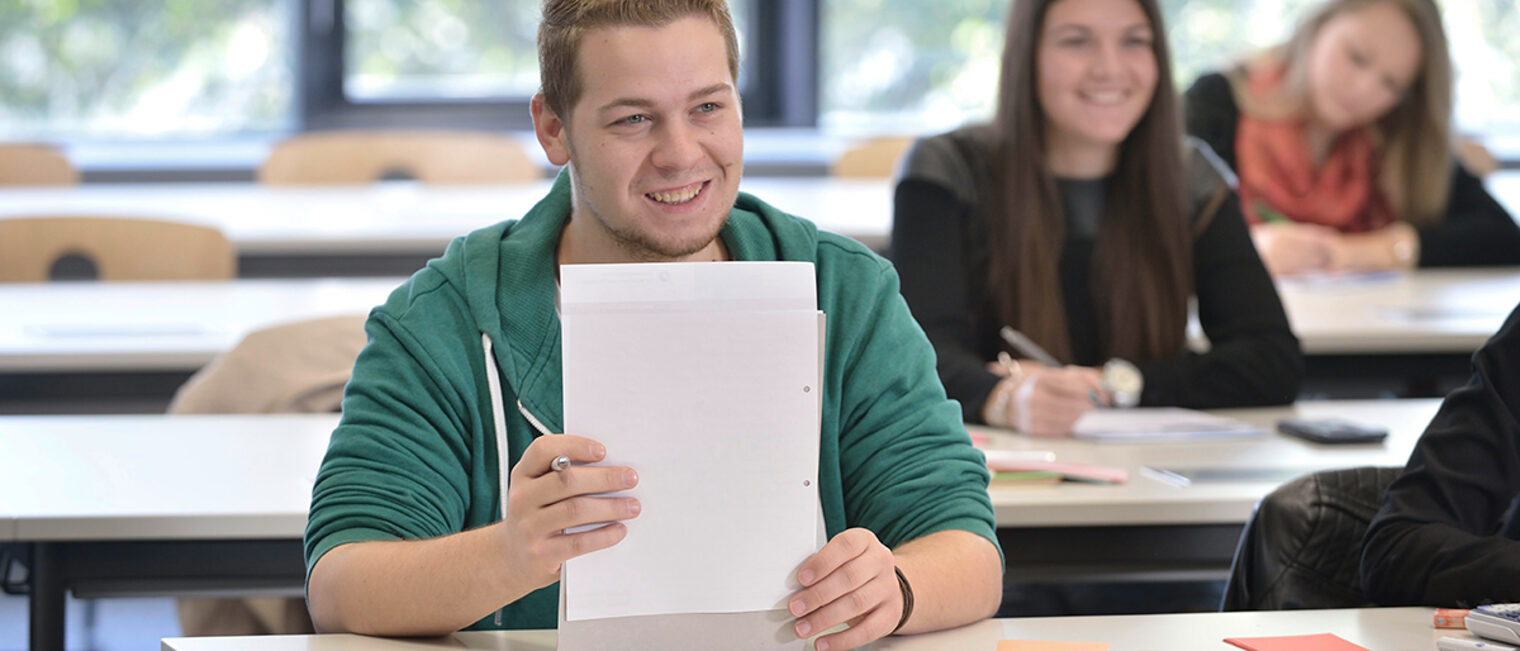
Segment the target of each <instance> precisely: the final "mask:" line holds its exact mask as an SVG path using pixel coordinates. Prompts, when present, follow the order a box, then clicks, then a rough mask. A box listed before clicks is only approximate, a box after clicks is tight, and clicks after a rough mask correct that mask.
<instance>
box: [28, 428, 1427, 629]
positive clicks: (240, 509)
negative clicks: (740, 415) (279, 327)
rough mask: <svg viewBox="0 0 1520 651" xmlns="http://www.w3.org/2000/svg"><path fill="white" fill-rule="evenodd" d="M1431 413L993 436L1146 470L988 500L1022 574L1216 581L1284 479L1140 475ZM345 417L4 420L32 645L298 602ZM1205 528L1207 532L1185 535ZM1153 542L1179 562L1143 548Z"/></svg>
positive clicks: (1323, 459)
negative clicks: (320, 475)
mask: <svg viewBox="0 0 1520 651" xmlns="http://www.w3.org/2000/svg"><path fill="white" fill-rule="evenodd" d="M1435 408H1436V402H1435V401H1431V400H1425V401H1398V402H1376V403H1373V402H1347V403H1333V402H1324V403H1305V404H1302V405H1299V406H1296V407H1284V408H1278V409H1265V410H1249V411H1244V412H1236V415H1237V416H1239V417H1242V418H1246V419H1248V420H1252V421H1253V422H1258V423H1262V424H1269V423H1271V422H1273V421H1275V419H1276V418H1278V417H1282V416H1286V415H1290V414H1297V415H1309V416H1313V415H1323V414H1331V413H1333V414H1336V415H1340V416H1344V417H1348V418H1353V419H1356V420H1359V421H1363V422H1367V423H1374V424H1382V425H1386V426H1388V427H1390V429H1391V430H1392V435H1391V436H1390V438H1389V440H1388V441H1387V442H1386V443H1384V444H1378V445H1365V446H1345V447H1324V448H1318V447H1311V446H1310V445H1309V444H1305V443H1300V442H1298V441H1297V440H1290V439H1286V438H1283V437H1280V436H1279V435H1276V434H1269V435H1267V436H1266V437H1264V438H1262V439H1258V440H1236V441H1220V442H1212V443H1193V444H1187V445H1184V444H1171V443H1152V444H1127V445H1113V444H1097V443H1089V442H1084V441H1059V440H1046V439H1033V438H1030V437H1026V436H1022V435H1012V434H996V435H994V437H993V444H994V446H996V447H1006V448H1014V449H1019V448H1022V449H1031V448H1039V449H1051V450H1055V451H1056V453H1057V457H1058V458H1059V459H1064V460H1070V461H1089V462H1096V463H1107V464H1113V465H1120V466H1123V467H1126V468H1128V469H1131V470H1132V471H1134V474H1135V476H1133V477H1132V478H1131V480H1130V481H1129V482H1128V483H1126V484H1123V485H1118V486H1089V485H1075V484H1064V485H1059V486H1048V487H1040V488H1019V489H1000V488H994V489H992V490H991V496H992V501H993V505H994V509H995V510H996V513H997V520H998V525H999V536H1000V537H1001V536H1004V535H1005V534H1007V535H1010V536H1013V537H1014V538H1013V539H1015V540H1017V541H1018V543H1017V545H1016V546H1015V545H1013V544H1008V545H1005V552H1006V553H1007V554H1008V556H1007V558H1008V562H1009V567H1010V568H1015V567H1016V568H1018V571H1017V572H1015V571H1014V570H1010V577H1014V578H1018V579H1020V580H1023V579H1028V580H1037V579H1041V578H1056V579H1059V578H1063V577H1065V578H1070V577H1072V576H1079V575H1080V576H1091V575H1096V574H1103V573H1104V572H1108V573H1109V574H1112V573H1115V572H1118V571H1120V570H1123V571H1127V572H1135V571H1142V572H1143V571H1151V572H1171V571H1175V569H1176V568H1177V567H1178V566H1179V565H1182V566H1185V567H1184V569H1185V570H1189V571H1208V572H1212V574H1210V575H1209V576H1214V577H1217V576H1220V575H1222V573H1223V569H1222V567H1221V565H1222V566H1223V567H1227V566H1228V558H1229V554H1230V552H1231V551H1232V550H1233V544H1234V540H1235V538H1236V537H1237V536H1238V532H1239V529H1240V527H1241V525H1243V524H1244V522H1245V520H1246V518H1247V517H1249V514H1250V511H1251V505H1252V504H1254V502H1255V501H1256V500H1257V499H1259V498H1260V497H1261V496H1262V495H1265V494H1266V493H1267V492H1269V491H1271V490H1272V488H1273V487H1274V486H1275V485H1276V484H1277V483H1279V482H1280V481H1281V480H1280V479H1274V480H1269V481H1260V480H1251V481H1224V482H1218V483H1212V484H1211V483H1203V482H1200V483H1197V484H1194V485H1193V486H1190V487H1187V488H1179V487H1176V486H1173V485H1169V484H1162V483H1159V482H1156V481H1154V480H1151V479H1147V478H1145V477H1142V476H1139V475H1138V468H1139V467H1140V466H1141V465H1143V464H1152V463H1155V464H1163V463H1164V464H1166V465H1167V466H1169V467H1174V468H1175V467H1182V465H1183V464H1187V465H1195V464H1196V465H1198V466H1203V465H1208V466H1218V465H1225V466H1236V467H1253V468H1254V467H1262V466H1271V467H1277V468H1284V469H1287V470H1288V471H1289V472H1288V474H1293V473H1297V472H1300V471H1302V472H1307V471H1311V470H1315V469H1319V468H1325V467H1342V466H1356V465H1366V464H1375V465H1402V464H1403V460H1404V459H1403V458H1404V457H1405V456H1407V453H1408V449H1409V447H1410V446H1412V445H1413V441H1414V438H1415V437H1417V435H1418V432H1419V430H1420V429H1422V428H1423V426H1424V421H1425V420H1428V418H1429V416H1430V414H1431V413H1432V412H1433V411H1434V409H1435ZM337 418H338V417H337V415H335V414H318V415H278V416H276V415H230V416H165V415H141V416H130V415H129V416H0V450H4V451H5V455H4V457H3V459H0V541H11V542H14V543H21V544H25V545H27V546H28V548H29V549H30V551H31V566H30V570H31V575H30V576H31V582H32V587H31V594H30V597H29V598H30V600H31V612H32V615H31V621H32V642H33V645H34V648H52V647H55V646H61V641H62V635H63V633H62V631H63V622H64V608H65V606H64V604H65V602H64V593H65V591H66V590H69V589H72V590H74V591H76V592H79V593H82V594H84V593H89V592H90V591H91V590H92V589H93V590H95V591H97V592H104V593H110V592H111V591H112V590H114V591H115V592H116V593H120V592H121V591H123V590H133V589H138V588H140V587H141V586H144V585H147V586H153V587H156V588H157V589H158V590H159V591H160V593H163V592H169V593H174V592H183V591H187V590H208V589H234V588H237V589H247V588H250V587H252V588H260V589H266V590H277V591H284V592H295V593H297V594H298V593H299V587H300V585H301V581H302V577H303V572H304V565H303V562H302V560H301V548H300V539H301V536H302V534H303V532H304V528H305V522H306V512H307V509H308V507H309V504H310V502H309V500H310V494H311V487H312V483H313V481H314V480H315V475H316V470H317V467H318V466H319V465H320V462H321V458H322V455H323V454H324V452H325V450H326V446H327V441H328V437H329V434H330V432H331V431H332V429H333V427H334V425H335V424H336V422H337ZM1200 526H1201V527H1204V528H1205V530H1206V531H1205V535H1201V536H1192V537H1189V531H1191V529H1190V528H1197V527H1200ZM1155 532H1160V534H1161V537H1162V539H1163V540H1164V547H1165V549H1164V552H1165V553H1155V554H1153V553H1151V552H1148V551H1146V546H1147V545H1148V544H1150V543H1147V542H1146V541H1147V540H1150V538H1151V536H1150V534H1152V533H1155ZM1093 537H1096V539H1097V541H1098V542H1097V543H1092V542H1091V540H1092V538H1093ZM1131 541H1138V542H1131ZM1196 546H1203V547H1202V548H1198V549H1194V548H1191V547H1196ZM1126 554H1139V556H1136V557H1128V556H1125V555H1126ZM1166 554H1171V555H1170V556H1168V555H1166ZM1137 568H1138V569H1137ZM1041 573H1044V574H1041Z"/></svg>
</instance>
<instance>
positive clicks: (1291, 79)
mask: <svg viewBox="0 0 1520 651" xmlns="http://www.w3.org/2000/svg"><path fill="white" fill-rule="evenodd" d="M1380 2H1388V3H1392V4H1393V5H1394V6H1396V7H1398V8H1399V9H1402V10H1403V11H1404V15H1405V16H1407V17H1408V18H1409V22H1410V24H1411V25H1413V26H1414V28H1415V31H1416V32H1418V33H1419V35H1420V47H1421V48H1422V54H1423V56H1422V57H1421V59H1422V62H1421V65H1420V70H1419V74H1418V75H1416V76H1415V79H1414V82H1413V83H1412V84H1410V86H1409V89H1408V90H1407V91H1406V92H1405V95H1404V98H1403V99H1402V100H1400V101H1399V103H1398V104H1395V105H1394V107H1393V108H1392V109H1389V111H1388V113H1387V114H1385V115H1383V116H1382V117H1380V118H1378V119H1377V121H1376V122H1375V123H1374V124H1373V129H1372V131H1373V136H1374V138H1375V139H1376V140H1377V142H1378V143H1379V151H1380V152H1381V158H1382V160H1381V163H1382V164H1381V167H1380V173H1379V182H1380V185H1381V188H1380V189H1381V190H1382V191H1383V196H1385V197H1387V199H1388V205H1389V206H1391V207H1392V208H1393V210H1394V214H1395V215H1397V216H1398V218H1399V219H1401V220H1404V221H1407V222H1411V223H1415V224H1430V223H1433V222H1438V221H1440V220H1441V219H1443V218H1444V217H1445V213H1446V206H1447V201H1448V199H1449V198H1450V194H1451V164H1452V163H1451V156H1452V152H1451V147H1452V135H1451V95H1452V92H1451V55H1450V52H1449V51H1448V49H1447V44H1446V30H1445V29H1444V28H1443V27H1442V26H1441V13H1440V11H1439V10H1438V9H1437V8H1436V6H1435V3H1434V2H1433V1H1432V0H1327V1H1326V2H1325V3H1323V4H1321V5H1319V6H1318V7H1317V8H1315V9H1314V10H1313V11H1310V12H1309V14H1308V15H1306V16H1305V17H1304V18H1303V19H1302V20H1301V21H1300V22H1299V24H1298V27H1297V29H1295V30H1294V32H1293V36H1292V37H1291V38H1289V39H1288V41H1287V42H1286V43H1283V44H1282V45H1280V46H1278V47H1276V48H1273V49H1271V50H1269V51H1267V52H1265V53H1262V54H1260V55H1258V56H1257V57H1255V58H1253V59H1251V60H1248V61H1245V62H1243V63H1242V64H1241V65H1239V66H1237V67H1236V68H1235V69H1234V70H1232V71H1231V72H1230V74H1228V75H1227V76H1228V77H1229V79H1230V82H1231V86H1232V88H1233V89H1234V91H1235V100H1236V102H1237V104H1239V106H1240V108H1241V111H1242V112H1244V113H1247V114H1249V115H1252V116H1256V117H1260V118H1264V119H1282V118H1287V117H1293V116H1300V115H1303V114H1304V112H1305V111H1307V110H1308V108H1307V104H1308V92H1309V80H1308V76H1309V74H1308V58H1309V56H1308V55H1309V49H1310V47H1311V46H1312V45H1313V43H1314V40H1315V38H1317V37H1318V36H1319V33H1320V29H1321V28H1323V27H1324V26H1325V23H1328V22H1330V19H1332V18H1334V17H1336V16H1338V15H1340V14H1343V13H1348V12H1353V11H1360V10H1362V9H1365V8H1366V7H1368V6H1371V5H1374V4H1377V3H1380ZM1258 66H1273V67H1276V66H1281V67H1282V68H1283V78H1282V83H1281V84H1280V85H1279V86H1278V90H1277V92H1276V93H1274V94H1273V96H1270V97H1259V96H1257V95H1256V94H1255V93H1253V92H1251V91H1250V89H1249V88H1248V82H1247V77H1248V75H1247V71H1249V70H1251V69H1255V68H1257V67H1258Z"/></svg>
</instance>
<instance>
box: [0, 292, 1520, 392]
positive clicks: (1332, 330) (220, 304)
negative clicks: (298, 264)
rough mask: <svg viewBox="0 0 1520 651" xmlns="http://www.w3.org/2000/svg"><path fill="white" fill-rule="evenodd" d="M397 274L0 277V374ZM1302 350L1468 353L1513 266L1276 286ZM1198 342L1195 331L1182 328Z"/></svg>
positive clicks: (178, 333) (157, 360) (229, 326)
mask: <svg viewBox="0 0 1520 651" xmlns="http://www.w3.org/2000/svg"><path fill="white" fill-rule="evenodd" d="M404 281H405V278H401V277H388V278H325V279H323V278H289V279H240V280H233V281H225V282H179V283H90V282H71V283H35V284H34V283H0V305H4V306H6V308H7V309H5V310H0V373H6V372H11V373H37V372H52V371H81V372H94V371H112V370H122V371H155V370H179V371H193V370H195V369H197V368H199V367H200V366H202V365H204V364H205V363H206V362H208V361H210V360H211V358H213V357H214V356H216V355H217V354H219V353H221V352H224V351H226V350H228V349H230V348H231V347H232V345H233V344H235V343H237V341H238V340H239V339H240V338H241V337H242V336H243V335H244V334H246V333H247V332H249V331H250V330H253V329H255V328H258V327H262V326H267V325H272V324H276V323H282V322H288V321H293V320H299V319H306V318H314V317H320V316H331V315H338V314H347V313H365V312H368V311H369V309H370V308H371V307H373V306H375V305H377V304H379V303H380V302H382V301H384V300H385V298H386V296H388V295H389V293H390V292H391V290H393V289H395V288H396V287H398V286H400V285H401V283H402V282H404ZM1282 296H1283V300H1284V304H1285V306H1286V308H1287V310H1288V312H1289V315H1290V319H1291V320H1292V322H1293V326H1294V329H1295V331H1296V332H1297V334H1298V337H1299V340H1300V342H1301V343H1302V345H1303V348H1304V351H1305V353H1306V354H1308V355H1311V356H1312V355H1335V354H1363V355H1371V354H1389V353H1433V354H1453V355H1464V356H1465V355H1469V354H1471V353H1472V352H1473V351H1474V350H1476V349H1477V348H1478V347H1479V346H1480V345H1482V343H1483V342H1484V341H1486V340H1487V339H1488V338H1489V337H1490V336H1492V335H1493V333H1494V332H1495V331H1497V330H1498V328H1499V325H1500V324H1501V323H1503V321H1504V317H1505V316H1506V315H1507V314H1508V313H1509V311H1510V309H1511V308H1513V307H1514V306H1515V305H1516V304H1520V269H1466V270H1423V271H1416V272H1409V273H1405V274H1396V275H1391V276H1386V277H1383V278H1380V279H1375V280H1370V281H1365V282H1356V283H1318V284H1307V283H1299V282H1293V281H1287V282H1285V283H1283V286H1282ZM1194 336H1195V337H1201V336H1202V335H1201V333H1197V332H1195V333H1194Z"/></svg>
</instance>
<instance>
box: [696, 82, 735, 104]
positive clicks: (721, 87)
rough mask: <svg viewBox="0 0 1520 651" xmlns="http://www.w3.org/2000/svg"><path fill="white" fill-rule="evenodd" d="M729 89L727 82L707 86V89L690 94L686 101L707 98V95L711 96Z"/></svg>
mask: <svg viewBox="0 0 1520 651" xmlns="http://www.w3.org/2000/svg"><path fill="white" fill-rule="evenodd" d="M729 88H730V86H729V85H728V82H726V81H720V82H718V83H716V84H713V85H711V86H708V87H707V88H703V89H702V90H699V91H697V92H694V93H692V94H691V95H690V96H688V97H687V98H686V99H688V100H694V99H699V98H702V97H707V96H708V95H712V94H714V93H721V92H723V91H725V90H728V89H729Z"/></svg>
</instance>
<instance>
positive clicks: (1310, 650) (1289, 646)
mask: <svg viewBox="0 0 1520 651" xmlns="http://www.w3.org/2000/svg"><path fill="white" fill-rule="evenodd" d="M1224 641H1225V642H1229V643H1230V644H1233V645H1235V646H1238V647H1240V648H1242V649H1246V651H1369V650H1368V649H1367V647H1364V646H1359V645H1356V644H1352V643H1350V642H1347V641H1346V640H1345V638H1342V637H1340V636H1338V635H1335V634H1333V633H1320V634H1319V635H1282V636H1277V637H1227V638H1225V639H1224Z"/></svg>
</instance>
